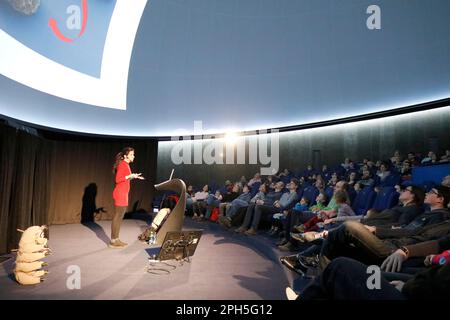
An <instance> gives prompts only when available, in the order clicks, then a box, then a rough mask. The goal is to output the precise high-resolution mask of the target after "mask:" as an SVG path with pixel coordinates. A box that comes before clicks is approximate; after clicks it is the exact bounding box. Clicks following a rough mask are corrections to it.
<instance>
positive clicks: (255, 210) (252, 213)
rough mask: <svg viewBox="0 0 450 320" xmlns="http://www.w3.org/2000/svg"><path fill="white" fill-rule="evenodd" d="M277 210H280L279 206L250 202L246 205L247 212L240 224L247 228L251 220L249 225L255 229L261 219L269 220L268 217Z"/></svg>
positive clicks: (277, 211)
mask: <svg viewBox="0 0 450 320" xmlns="http://www.w3.org/2000/svg"><path fill="white" fill-rule="evenodd" d="M279 212H281V209H280V208H275V207H273V206H266V205H259V204H257V205H255V204H251V205H249V206H248V207H247V212H246V213H245V218H244V222H243V223H242V226H243V227H245V228H248V227H249V226H250V222H251V227H252V228H253V229H255V230H257V229H258V226H259V223H260V222H261V219H267V220H268V221H270V219H268V218H269V217H271V216H273V215H274V214H275V213H279Z"/></svg>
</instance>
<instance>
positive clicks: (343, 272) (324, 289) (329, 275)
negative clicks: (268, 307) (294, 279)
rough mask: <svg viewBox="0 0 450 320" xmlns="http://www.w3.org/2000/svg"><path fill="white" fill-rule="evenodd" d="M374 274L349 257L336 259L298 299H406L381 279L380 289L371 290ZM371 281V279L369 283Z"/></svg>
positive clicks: (365, 266) (381, 277)
mask: <svg viewBox="0 0 450 320" xmlns="http://www.w3.org/2000/svg"><path fill="white" fill-rule="evenodd" d="M372 275H373V272H372V273H371V272H369V273H368V270H367V265H365V264H362V263H361V262H358V261H356V260H352V259H349V258H343V257H341V258H337V259H335V260H333V261H332V262H331V263H330V264H329V265H328V266H327V267H326V269H325V270H324V272H323V273H322V274H321V275H320V276H318V277H316V278H315V279H314V281H313V282H312V283H311V284H310V285H309V286H307V287H306V288H305V289H304V290H303V291H302V292H301V293H300V296H299V299H301V300H318V299H335V300H405V299H406V297H405V296H404V295H403V294H402V293H401V292H400V291H398V290H397V289H396V288H395V287H394V286H393V285H391V284H390V283H389V282H388V281H387V280H386V279H385V278H384V277H383V276H380V287H379V289H378V288H374V289H369V287H368V285H367V282H368V280H369V277H371V276H372ZM369 282H370V280H369Z"/></svg>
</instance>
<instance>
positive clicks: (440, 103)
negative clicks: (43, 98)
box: [0, 98, 450, 141]
mask: <svg viewBox="0 0 450 320" xmlns="http://www.w3.org/2000/svg"><path fill="white" fill-rule="evenodd" d="M448 106H450V98H445V99H441V100H435V101H430V102H425V103H420V104H416V105H411V106H407V107H402V108H397V109H391V110H386V111H380V112H373V113H367V114H363V115H357V116H352V117H345V118H339V119H334V120H327V121H319V122H311V123H306V124H300V125H293V126H284V127H275V128H267V129H259V130H249V131H241V132H236V134H237V135H241V136H248V135H255V134H265V133H270V132H274V131H275V132H288V131H300V130H305V129H313V128H321V127H327V126H332V125H338V124H346V123H352V122H359V121H365V120H373V119H379V118H385V117H392V116H397V115H402V114H408V113H414V112H419V111H425V110H431V109H437V108H443V107H448ZM0 119H3V120H4V121H5V122H6V123H11V122H12V123H15V124H20V125H22V126H24V127H28V128H32V129H35V130H37V131H38V132H39V135H41V136H44V137H46V138H49V139H55V140H60V139H69V140H70V139H71V138H75V139H79V138H87V139H118V140H148V139H154V140H158V141H171V140H172V137H170V136H116V135H103V134H93V133H84V132H76V131H68V130H63V129H57V128H51V127H45V126H41V125H36V124H32V123H29V122H25V121H21V120H17V119H14V118H11V117H8V116H5V115H2V114H0ZM16 127H17V126H16ZM224 136H225V133H216V134H204V135H198V136H194V135H191V136H187V137H188V138H189V139H191V140H194V139H203V138H211V137H214V138H222V137H224Z"/></svg>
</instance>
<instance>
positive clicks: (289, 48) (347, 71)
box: [0, 0, 450, 137]
mask: <svg viewBox="0 0 450 320" xmlns="http://www.w3.org/2000/svg"><path fill="white" fill-rule="evenodd" d="M449 12H450V1H447V0H434V1H423V0H410V1H403V0H378V1H365V0H360V1H353V0H339V1H337V0H283V1H279V0H229V1H228V0H226V1H222V0H188V1H186V0H152V1H146V0H28V1H24V0H23V1H22V0H0V114H1V115H3V116H5V117H8V118H12V119H17V120H20V121H24V122H27V123H30V124H33V125H38V126H44V127H49V128H54V129H62V130H68V131H75V132H82V133H93V134H105V135H120V136H147V137H151V136H171V135H173V134H174V133H175V132H177V133H180V134H181V133H184V134H192V133H194V131H195V129H194V121H202V132H201V133H224V132H229V131H250V130H258V129H270V128H278V127H284V126H291V125H301V124H308V123H313V122H318V121H326V120H332V119H339V118H344V117H349V116H359V115H364V114H368V113H373V112H379V111H386V110H392V109H396V108H401V107H405V106H409V105H414V104H418V103H424V102H429V101H433V100H438V99H443V98H448V97H449V96H450V94H449V88H450V19H448V13H449ZM195 133H197V134H198V133H199V132H195Z"/></svg>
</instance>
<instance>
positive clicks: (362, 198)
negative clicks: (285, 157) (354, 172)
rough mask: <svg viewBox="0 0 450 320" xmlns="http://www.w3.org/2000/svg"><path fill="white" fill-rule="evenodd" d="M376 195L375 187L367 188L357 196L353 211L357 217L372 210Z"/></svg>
mask: <svg viewBox="0 0 450 320" xmlns="http://www.w3.org/2000/svg"><path fill="white" fill-rule="evenodd" d="M375 196H376V193H375V191H374V190H373V187H365V188H364V189H362V190H361V191H360V192H359V193H358V194H356V196H355V199H354V201H353V205H352V208H353V211H355V213H356V215H365V214H366V212H367V210H369V209H370V208H372V205H373V202H374V200H375Z"/></svg>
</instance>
